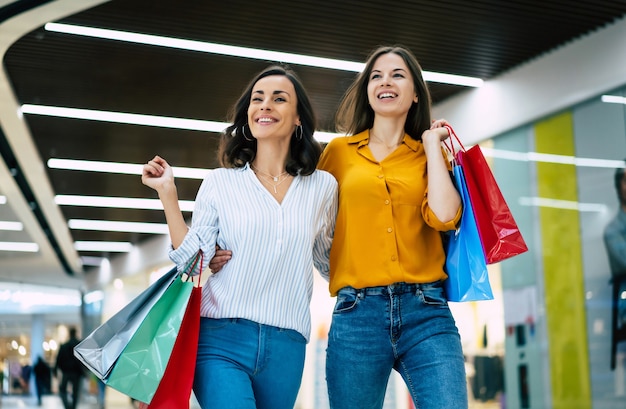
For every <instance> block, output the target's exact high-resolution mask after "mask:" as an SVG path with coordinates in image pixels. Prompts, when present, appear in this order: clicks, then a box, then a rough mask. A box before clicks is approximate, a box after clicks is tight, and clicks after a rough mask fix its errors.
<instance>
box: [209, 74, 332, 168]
mask: <svg viewBox="0 0 626 409" xmlns="http://www.w3.org/2000/svg"><path fill="white" fill-rule="evenodd" d="M271 75H282V76H284V77H287V78H288V79H289V81H291V83H292V84H293V87H294V88H295V90H296V98H297V100H298V105H297V111H298V115H299V116H300V123H301V125H302V137H300V131H294V133H293V134H292V135H291V141H290V143H289V156H288V158H287V166H286V171H287V172H288V173H289V174H290V175H292V176H296V175H298V174H300V175H310V174H311V173H313V171H314V170H315V168H316V167H317V162H318V161H319V158H320V155H321V153H322V147H321V145H320V143H319V142H318V141H317V140H315V139H314V138H313V133H314V132H315V127H316V125H317V122H316V117H315V113H314V111H313V106H312V105H311V100H310V99H309V96H308V95H307V92H306V90H305V89H304V86H303V85H302V82H301V81H300V79H299V78H298V76H297V75H296V73H295V72H294V71H293V70H291V69H290V68H289V67H286V66H283V65H271V66H269V67H268V68H266V69H264V70H263V71H261V72H260V73H258V74H257V75H256V76H255V77H254V78H253V79H252V81H250V83H249V84H248V86H247V87H246V88H245V90H244V92H243V94H242V95H241V96H240V97H239V99H238V100H237V102H236V103H235V105H234V106H233V107H232V108H231V111H230V114H229V116H230V122H231V123H232V125H231V126H229V127H228V128H226V129H225V130H224V131H223V132H222V135H221V140H220V148H219V153H218V159H219V161H220V164H221V165H222V166H224V167H227V168H241V167H243V166H245V164H246V163H247V162H252V161H253V160H254V158H255V156H256V152H257V141H256V139H255V138H254V135H252V133H251V131H250V127H249V126H248V107H249V106H250V98H251V96H252V89H253V87H254V85H255V84H256V83H257V82H258V81H259V80H260V79H262V78H265V77H269V76H271ZM244 126H246V127H247V128H248V129H246V131H245V134H244V130H243V128H244ZM296 129H297V128H296ZM296 133H297V134H298V135H297V137H296ZM250 139H251V140H250Z"/></svg>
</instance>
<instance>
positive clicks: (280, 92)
mask: <svg viewBox="0 0 626 409" xmlns="http://www.w3.org/2000/svg"><path fill="white" fill-rule="evenodd" d="M252 93H253V94H264V95H265V91H263V90H260V89H259V90H256V91H252ZM278 94H287V95H289V93H288V92H287V91H281V90H279V89H277V90H276V91H274V92H272V95H278Z"/></svg>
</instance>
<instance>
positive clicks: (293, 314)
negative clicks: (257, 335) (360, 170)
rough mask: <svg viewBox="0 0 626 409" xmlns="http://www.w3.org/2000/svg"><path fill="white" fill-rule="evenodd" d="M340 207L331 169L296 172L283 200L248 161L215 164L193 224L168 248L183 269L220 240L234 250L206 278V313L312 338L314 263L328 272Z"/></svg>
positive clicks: (203, 187) (200, 194)
mask: <svg viewBox="0 0 626 409" xmlns="http://www.w3.org/2000/svg"><path fill="white" fill-rule="evenodd" d="M336 213H337V182H336V181H335V179H334V178H333V176H331V175H330V174H329V173H327V172H325V171H320V170H316V171H315V172H314V173H313V174H312V175H310V176H296V177H295V178H294V180H293V181H292V183H291V186H289V189H288V191H287V193H286V195H285V197H284V199H283V201H282V203H280V204H279V203H278V202H277V201H276V199H275V198H274V197H273V195H272V194H271V193H270V192H269V191H268V190H267V189H266V188H265V187H263V185H261V183H260V182H259V180H258V179H257V177H256V175H255V174H254V172H253V171H252V170H251V169H250V167H249V166H248V165H246V166H245V167H243V168H235V169H215V170H213V171H211V172H209V173H208V175H207V176H206V177H205V179H204V181H203V182H202V185H201V186H200V189H199V191H198V195H197V197H196V202H195V208H194V212H193V217H192V223H191V228H190V229H189V232H188V233H187V235H186V236H185V239H184V240H183V242H182V244H181V245H180V246H179V247H178V248H177V249H175V250H174V249H172V250H171V251H170V254H169V256H170V259H171V260H172V261H173V262H174V263H176V265H177V266H178V269H179V270H180V271H184V269H185V268H186V266H187V264H188V263H189V261H190V260H191V259H192V258H193V257H194V256H195V254H196V253H197V252H198V250H199V249H201V250H202V251H203V252H204V260H205V263H207V262H208V260H210V259H211V258H212V257H213V255H214V254H215V244H216V243H217V244H218V245H219V246H220V247H221V248H223V249H229V250H232V258H231V259H230V260H229V261H228V263H226V265H225V266H224V267H223V269H222V270H221V271H219V272H218V273H216V274H213V275H211V276H210V277H209V278H208V280H207V282H206V283H205V284H204V286H203V289H202V306H201V312H200V313H201V315H202V316H204V317H211V318H245V319H249V320H252V321H255V322H258V323H261V324H266V325H272V326H275V327H280V328H288V329H293V330H296V331H298V332H299V333H301V334H302V335H303V336H304V337H305V338H306V339H307V341H308V340H309V336H310V332H311V320H310V311H309V306H310V301H311V294H312V291H313V267H314V266H315V267H316V268H317V270H318V271H319V272H320V273H321V274H322V276H324V277H325V278H326V279H328V274H329V272H328V270H329V262H328V258H329V253H330V246H331V242H332V236H333V231H334V227H335V218H336Z"/></svg>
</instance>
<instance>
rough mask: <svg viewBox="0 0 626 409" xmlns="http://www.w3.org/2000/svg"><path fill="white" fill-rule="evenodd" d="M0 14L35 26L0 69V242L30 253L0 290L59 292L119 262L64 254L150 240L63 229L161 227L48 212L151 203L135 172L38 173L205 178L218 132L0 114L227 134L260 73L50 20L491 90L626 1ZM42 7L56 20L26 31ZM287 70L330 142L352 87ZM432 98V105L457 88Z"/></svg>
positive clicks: (188, 193)
mask: <svg viewBox="0 0 626 409" xmlns="http://www.w3.org/2000/svg"><path fill="white" fill-rule="evenodd" d="M0 6H1V7H2V8H0V34H1V33H2V32H3V31H2V27H3V26H5V25H6V24H9V22H10V21H11V19H12V18H14V19H19V18H20V17H21V16H22V17H24V20H25V21H27V22H28V21H31V22H35V23H33V25H32V26H30V27H26V28H27V29H24V28H22V29H24V34H23V35H20V36H19V37H18V38H16V41H15V42H12V43H11V44H9V45H7V47H6V51H5V52H4V58H3V68H4V75H5V77H6V82H7V84H6V87H7V90H8V91H7V90H5V92H4V93H2V92H1V91H2V89H1V87H0V111H3V112H4V113H3V114H1V115H0V125H2V128H0V153H2V163H1V164H0V165H1V166H0V195H4V196H6V198H7V203H6V204H0V221H21V222H23V223H24V226H25V229H24V230H22V231H0V242H2V241H10V242H36V243H38V244H39V251H38V252H36V253H23V252H12V251H8V252H6V251H0V281H10V282H23V283H38V284H43V285H53V286H59V287H69V288H81V287H82V286H83V281H84V277H85V275H86V274H89V271H90V270H89V269H90V267H88V266H85V265H82V264H81V258H80V257H84V256H92V257H106V258H112V257H115V256H116V253H98V252H82V251H81V252H78V251H76V250H74V248H73V242H75V241H124V242H131V243H133V244H140V243H142V242H145V241H146V240H148V239H150V238H151V237H153V236H154V235H152V234H145V233H121V232H106V231H89V230H77V229H69V228H68V226H67V220H69V219H92V220H115V221H135V222H151V223H163V222H164V217H163V214H162V211H159V210H139V209H123V208H104V207H91V206H58V205H56V204H55V203H54V200H53V198H54V195H60V194H63V195H85V196H109V197H132V198H156V195H155V193H154V192H153V191H152V190H151V189H149V188H147V187H145V186H143V185H142V184H141V182H140V178H139V176H138V175H136V174H130V175H129V174H114V173H101V172H89V171H86V172H80V171H69V170H60V169H52V168H49V167H48V166H47V165H46V164H47V161H48V160H49V159H51V158H57V159H81V160H93V161H101V162H122V163H130V164H142V163H144V162H146V161H147V160H148V159H150V158H151V157H152V156H154V155H155V154H159V155H161V156H163V157H165V158H166V159H167V160H168V161H169V162H170V163H171V164H172V165H174V166H183V167H191V168H204V169H208V168H213V167H216V166H217V162H216V146H217V142H218V134H216V133H212V132H204V131H190V130H178V129H171V128H163V127H155V126H144V125H128V124H120V123H110V122H102V121H90V120H80V119H63V118H57V117H51V116H42V115H32V114H25V115H24V117H23V119H22V118H21V117H19V116H17V115H15V110H14V109H12V108H14V107H15V106H16V105H17V106H20V105H21V104H40V105H51V106H61V107H71V108H83V109H93V110H105V111H116V112H127V113H137V114H149V115H161V116H167V117H180V118H191V119H200V120H211V121H226V119H227V114H228V109H229V108H230V106H231V105H232V104H233V103H234V102H235V100H236V98H237V97H238V96H239V94H240V92H241V91H242V89H243V87H244V86H245V85H246V84H247V82H248V80H249V79H250V78H251V77H252V75H254V74H255V73H257V72H258V71H260V70H261V69H263V68H264V67H266V66H267V65H268V63H269V61H261V60H254V59H247V58H239V57H230V56H220V55H216V54H209V53H202V52H194V51H183V50H177V49H172V48H165V47H160V46H149V45H139V44H132V43H127V42H122V41H113V40H102V39H94V38H88V37H82V36H77V35H70V34H60V33H55V32H49V31H46V30H45V29H44V28H43V23H45V22H46V21H56V22H61V23H67V24H73V25H80V26H90V27H97V28H106V29H113V30H122V31H130V32H135V33H143V34H152V35H159V36H166V37H175V38H183V39H189V40H196V41H206V42H213V43H221V44H228V45H235V46H242V47H250V48H257V49H266V50H275V51H282V52H290V53H297V54H305V55H313V56H317V57H326V58H335V59H341V60H350V61H356V62H363V61H364V59H365V58H366V56H367V54H368V52H369V51H370V50H371V49H372V48H374V47H375V46H377V45H379V44H396V43H401V44H404V45H406V46H408V47H409V48H410V49H412V50H413V52H414V53H415V54H416V56H417V58H418V60H419V61H420V63H421V65H422V68H423V69H424V70H427V71H433V72H442V73H448V74H457V75H464V76H472V77H479V78H481V79H483V80H489V79H491V78H494V77H497V76H498V75H501V74H503V73H506V72H508V71H510V70H511V69H513V68H515V67H518V66H520V65H521V64H524V63H527V62H529V61H532V60H534V59H537V58H539V57H541V56H542V55H545V54H546V53H548V52H550V51H551V50H554V49H555V48H558V47H560V46H563V45H565V44H568V43H570V42H572V41H576V40H577V39H579V38H580V37H581V36H584V35H586V34H588V33H590V32H593V31H594V30H597V29H599V28H601V27H603V26H605V25H607V24H609V23H611V22H613V21H615V20H617V19H619V18H622V17H623V16H625V15H626V0H590V1H576V2H572V1H570V0H560V1H556V0H523V1H507V2H503V1H501V0H476V1H471V2H469V1H465V0H442V1H424V0H412V1H393V2H388V1H380V0H375V1H374V0H340V1H337V0H332V1H331V0H316V1H307V2H304V1H300V2H297V1H286V0H275V1H272V0H269V1H264V2H251V1H244V0H229V1H222V0H220V1H209V0H186V1H180V0H179V1H162V0H113V1H104V2H103V1H86V0H84V1H71V0H59V1H12V2H11V1H4V2H0ZM38 8H40V9H41V10H42V13H43V10H45V11H46V13H49V15H52V16H55V15H56V16H57V17H54V18H52V19H51V20H45V18H42V17H41V15H36V16H35V17H33V18H26V16H27V15H30V14H29V13H33V14H36V13H37V9H38ZM79 9H81V10H80V11H78V10H79ZM45 15H46V14H45V13H44V16H45ZM58 16H62V17H58ZM5 23H6V24H5ZM24 24H28V23H22V25H24ZM0 37H2V35H0ZM293 68H294V69H295V70H296V71H297V73H298V74H299V75H300V77H301V79H302V81H303V82H304V84H305V86H306V88H307V89H308V91H309V94H310V96H311V98H312V102H313V105H314V107H315V109H316V112H317V115H318V119H319V130H322V131H330V132H332V131H334V129H333V125H332V119H333V113H334V112H335V110H336V107H337V103H338V101H339V99H340V97H341V95H342V93H343V92H344V90H345V89H346V87H347V86H348V84H349V83H350V81H351V80H352V79H353V77H354V75H355V74H354V73H352V72H348V71H338V70H331V69H325V68H312V67H305V66H300V65H293ZM429 86H430V90H431V93H432V98H433V103H434V104H435V105H436V104H438V103H441V102H443V101H445V100H446V99H448V98H450V97H452V96H454V95H456V94H458V93H462V92H463V91H465V90H466V88H465V87H463V86H456V85H446V84H441V83H436V82H430V83H429ZM7 107H8V108H7ZM199 183H200V181H199V180H193V179H179V180H178V181H177V184H178V188H179V197H180V199H181V200H193V199H194V197H195V193H196V191H197V189H198V186H199ZM187 215H188V214H187Z"/></svg>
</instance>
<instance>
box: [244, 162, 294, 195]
mask: <svg viewBox="0 0 626 409" xmlns="http://www.w3.org/2000/svg"><path fill="white" fill-rule="evenodd" d="M250 167H251V168H252V171H253V172H254V173H255V174H256V175H257V176H259V177H260V179H259V180H261V182H263V181H265V182H267V183H269V184H270V185H271V186H272V187H273V188H274V194H275V195H277V194H278V186H279V185H280V184H281V183H283V182H284V181H285V180H287V179H289V176H291V175H289V176H287V177H285V178H283V179H282V180H281V179H280V178H281V176H284V175H286V174H287V171H284V172H283V173H281V174H280V175H278V176H272V175H270V174H269V173H265V172H262V171H260V170H259V169H257V168H256V167H255V166H253V165H252V164H250Z"/></svg>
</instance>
